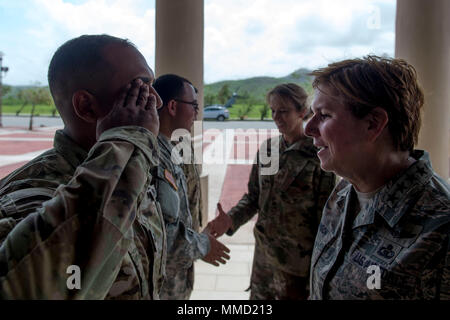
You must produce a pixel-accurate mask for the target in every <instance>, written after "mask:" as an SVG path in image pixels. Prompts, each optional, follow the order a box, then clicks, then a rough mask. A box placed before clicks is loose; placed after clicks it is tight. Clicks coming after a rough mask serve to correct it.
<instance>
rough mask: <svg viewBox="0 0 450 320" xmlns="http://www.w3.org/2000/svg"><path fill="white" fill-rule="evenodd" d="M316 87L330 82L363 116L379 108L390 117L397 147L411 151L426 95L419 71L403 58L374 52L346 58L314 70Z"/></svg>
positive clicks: (417, 131) (353, 110)
mask: <svg viewBox="0 0 450 320" xmlns="http://www.w3.org/2000/svg"><path fill="white" fill-rule="evenodd" d="M311 75H313V76H315V79H314V81H313V84H312V86H313V88H315V89H317V88H318V87H319V85H321V84H323V85H327V86H330V88H332V89H334V90H336V91H337V92H338V94H339V98H341V99H342V101H343V103H344V104H347V105H348V106H349V107H350V110H351V112H352V113H353V115H355V117H357V118H359V119H362V118H363V117H365V116H366V115H367V114H369V113H370V112H371V110H372V109H374V108H376V107H381V108H383V109H384V110H385V111H386V112H387V114H388V117H389V122H388V130H389V132H390V134H391V137H392V140H393V143H394V146H395V147H396V148H397V150H401V151H412V150H413V149H414V145H416V144H417V141H418V137H419V130H420V125H421V109H422V107H423V104H424V95H423V91H422V89H421V87H420V86H419V83H418V80H417V73H416V70H415V69H414V67H413V66H412V65H410V64H409V63H408V62H406V61H405V60H403V59H394V58H382V57H378V56H374V55H370V56H367V57H364V58H362V59H351V60H344V61H340V62H336V63H332V64H329V65H328V67H325V68H321V69H318V70H315V71H313V72H311Z"/></svg>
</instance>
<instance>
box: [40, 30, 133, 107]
mask: <svg viewBox="0 0 450 320" xmlns="http://www.w3.org/2000/svg"><path fill="white" fill-rule="evenodd" d="M113 44H117V45H122V46H127V47H133V48H136V47H135V45H134V44H132V43H131V42H130V41H128V40H127V39H121V38H116V37H113V36H110V35H106V34H101V35H82V36H80V37H78V38H74V39H71V40H69V41H67V42H66V43H64V44H63V45H61V46H60V47H59V48H58V49H57V50H56V52H55V54H54V55H53V57H52V60H51V61H50V66H49V68H48V84H49V87H50V92H51V93H52V96H53V99H54V100H55V104H56V107H57V108H58V110H59V111H61V110H60V108H61V107H62V106H60V105H59V104H60V103H64V102H67V101H69V100H70V99H71V97H72V93H73V92H74V91H76V90H79V89H86V90H90V91H94V92H92V93H93V94H94V93H97V92H96V91H100V92H102V91H103V89H104V88H105V87H107V81H105V79H108V77H109V76H110V75H111V74H112V72H113V70H111V65H110V64H109V63H108V62H107V61H106V60H105V59H104V57H103V53H104V52H103V49H104V48H105V47H106V46H108V45H113ZM136 50H137V49H136ZM57 97H59V98H61V99H62V101H61V102H59V101H57V100H58V99H57Z"/></svg>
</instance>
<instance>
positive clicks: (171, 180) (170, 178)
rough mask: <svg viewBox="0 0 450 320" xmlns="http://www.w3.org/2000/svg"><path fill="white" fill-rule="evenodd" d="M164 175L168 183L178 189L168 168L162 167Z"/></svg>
mask: <svg viewBox="0 0 450 320" xmlns="http://www.w3.org/2000/svg"><path fill="white" fill-rule="evenodd" d="M164 177H165V178H166V180H167V181H168V182H169V184H170V185H171V186H172V187H173V188H174V189H175V190H177V191H178V188H177V184H176V183H175V179H174V177H173V175H172V174H171V173H170V171H169V170H167V169H164Z"/></svg>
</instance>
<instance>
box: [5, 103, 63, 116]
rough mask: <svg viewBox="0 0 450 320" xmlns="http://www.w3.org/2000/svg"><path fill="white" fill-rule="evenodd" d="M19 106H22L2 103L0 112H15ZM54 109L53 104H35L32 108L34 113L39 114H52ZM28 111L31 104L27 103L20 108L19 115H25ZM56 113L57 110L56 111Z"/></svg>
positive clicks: (29, 111)
mask: <svg viewBox="0 0 450 320" xmlns="http://www.w3.org/2000/svg"><path fill="white" fill-rule="evenodd" d="M21 107H22V106H21V105H2V113H5V114H6V113H9V114H16V112H17V110H19V109H20V108H21ZM54 110H55V107H54V106H47V105H36V107H35V109H34V114H35V115H40V116H51V115H53V111H54ZM30 113H31V106H29V105H27V106H25V107H24V108H23V109H22V111H20V114H19V115H25V114H30ZM56 115H58V111H56Z"/></svg>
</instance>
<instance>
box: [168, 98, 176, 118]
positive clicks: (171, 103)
mask: <svg viewBox="0 0 450 320" xmlns="http://www.w3.org/2000/svg"><path fill="white" fill-rule="evenodd" d="M167 112H169V114H170V115H171V116H172V117H175V116H176V115H177V102H176V101H175V100H173V99H172V100H170V101H169V102H168V103H167Z"/></svg>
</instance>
